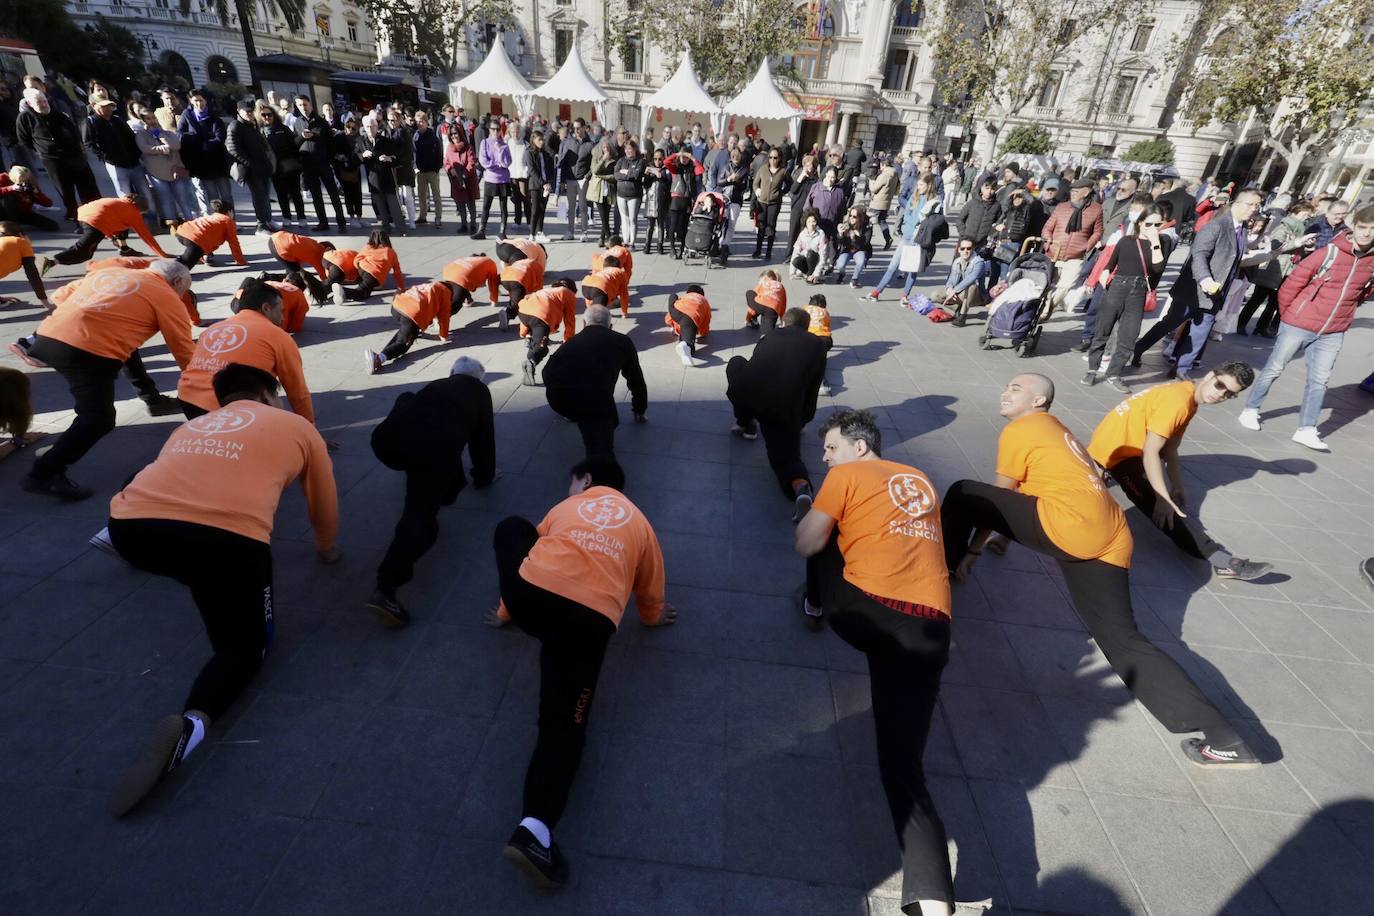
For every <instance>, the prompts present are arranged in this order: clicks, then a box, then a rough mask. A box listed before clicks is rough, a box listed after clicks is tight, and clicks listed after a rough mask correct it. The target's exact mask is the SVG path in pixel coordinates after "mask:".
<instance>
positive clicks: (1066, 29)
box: [1056, 19, 1078, 45]
mask: <svg viewBox="0 0 1374 916" xmlns="http://www.w3.org/2000/svg"><path fill="white" fill-rule="evenodd" d="M1077 31H1078V20H1077V19H1065V20H1064V22H1063V24H1062V25H1060V26H1059V36H1058V38H1057V39H1056V41H1057V42H1058V43H1059V44H1061V45H1062V44H1064V43H1065V42H1067V41H1068V40H1069V39H1071V38H1073V36H1074V33H1075V32H1077Z"/></svg>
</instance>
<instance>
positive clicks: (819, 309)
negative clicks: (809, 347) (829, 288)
mask: <svg viewBox="0 0 1374 916" xmlns="http://www.w3.org/2000/svg"><path fill="white" fill-rule="evenodd" d="M802 308H804V309H806V313H807V314H808V315H810V316H811V324H810V326H809V327H807V330H808V331H810V332H811V333H812V334H815V335H816V336H817V337H829V336H830V310H829V309H828V308H826V307H824V306H821V305H804V306H802Z"/></svg>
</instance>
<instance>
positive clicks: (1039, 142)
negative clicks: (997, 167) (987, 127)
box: [997, 124, 1050, 156]
mask: <svg viewBox="0 0 1374 916" xmlns="http://www.w3.org/2000/svg"><path fill="white" fill-rule="evenodd" d="M1049 151H1050V132H1049V131H1048V130H1046V129H1045V128H1043V127H1041V126H1040V125H1039V124H1019V125H1017V126H1016V127H1013V128H1012V129H1011V130H1009V131H1007V138H1006V139H1005V140H1003V141H1002V148H1001V149H1000V150H998V151H997V152H998V155H1005V154H1007V153H1025V154H1027V155H1031V156H1044V155H1046V154H1048V153H1049Z"/></svg>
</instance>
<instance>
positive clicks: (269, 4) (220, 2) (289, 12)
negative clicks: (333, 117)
mask: <svg viewBox="0 0 1374 916" xmlns="http://www.w3.org/2000/svg"><path fill="white" fill-rule="evenodd" d="M258 2H260V3H261V4H262V8H263V10H264V12H265V13H266V14H267V15H268V16H271V15H273V14H276V15H278V16H280V17H281V18H282V19H285V20H286V25H287V27H288V28H289V29H291V31H293V32H299V31H300V30H301V27H302V26H303V25H304V24H305V0H258ZM213 3H214V11H215V14H216V15H217V16H219V18H220V19H221V20H223V21H224V22H226V23H227V22H228V21H229V15H230V14H229V7H230V5H231V4H232V6H233V8H234V15H236V16H238V20H239V31H241V32H242V33H243V50H244V52H245V53H246V54H247V55H248V73H249V75H250V76H251V77H252V84H253V92H254V94H256V95H259V96H261V95H262V86H260V85H259V84H258V78H257V75H256V74H255V73H253V61H254V60H255V59H256V58H257V56H258V49H257V45H255V44H254V42H253V21H254V19H255V18H256V7H255V6H254V5H251V4H250V0H213ZM190 11H191V0H181V12H182V13H189V12H190Z"/></svg>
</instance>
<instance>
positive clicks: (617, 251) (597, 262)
mask: <svg viewBox="0 0 1374 916" xmlns="http://www.w3.org/2000/svg"><path fill="white" fill-rule="evenodd" d="M608 255H613V256H614V257H615V259H616V260H617V261H619V262H620V267H621V269H622V270H624V271H625V273H626V274H627V275H629V276H630V277H633V276H634V273H635V256H634V254H632V253H631V252H630V249H628V248H626V247H625V246H624V245H612V246H611V247H610V248H607V249H606V250H605V251H596V252H593V253H592V270H600V269H601V266H602V264H603V263H604V262H605V260H606V257H607V256H608Z"/></svg>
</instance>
